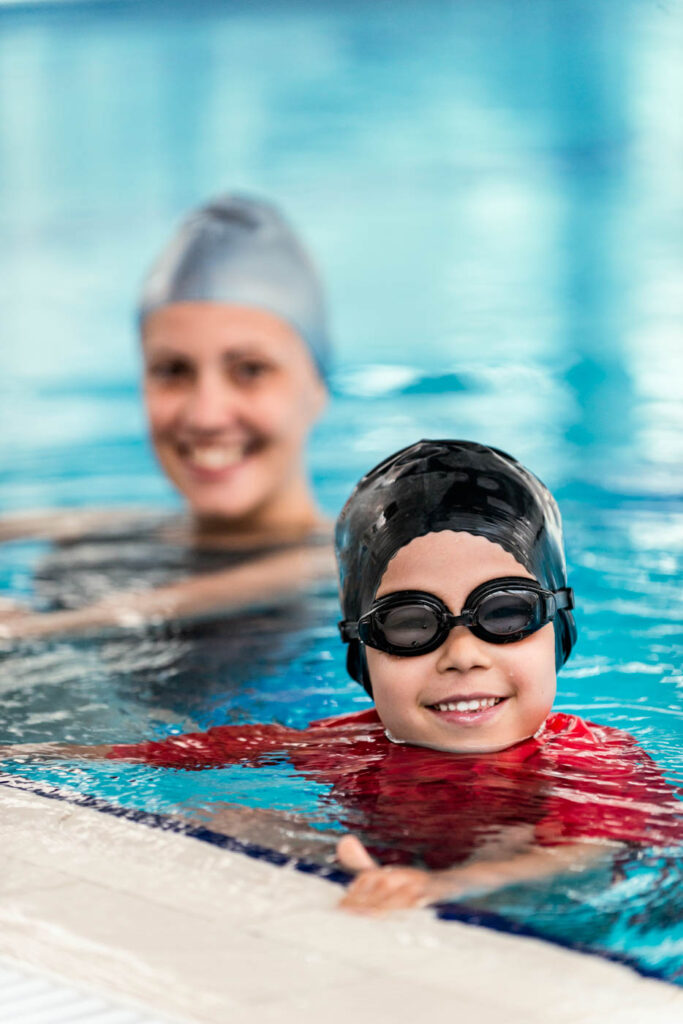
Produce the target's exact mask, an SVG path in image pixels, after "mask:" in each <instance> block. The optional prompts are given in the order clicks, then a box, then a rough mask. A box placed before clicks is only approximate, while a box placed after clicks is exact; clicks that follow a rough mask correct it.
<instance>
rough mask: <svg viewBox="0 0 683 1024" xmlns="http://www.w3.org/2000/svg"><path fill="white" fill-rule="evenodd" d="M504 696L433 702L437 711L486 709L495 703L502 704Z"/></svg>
mask: <svg viewBox="0 0 683 1024" xmlns="http://www.w3.org/2000/svg"><path fill="white" fill-rule="evenodd" d="M503 699H504V698H503V697H482V698H480V699H476V700H475V699H473V700H455V701H451V700H449V701H443V702H442V703H441V704H432V705H431V707H433V708H434V710H435V711H485V710H486V709H487V708H492V707H493V706H494V704H500V702H501V701H502V700H503Z"/></svg>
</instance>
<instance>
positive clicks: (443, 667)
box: [436, 626, 491, 672]
mask: <svg viewBox="0 0 683 1024" xmlns="http://www.w3.org/2000/svg"><path fill="white" fill-rule="evenodd" d="M488 646H489V645H487V644H486V642H485V641H484V640H479V638H478V637H476V636H475V635H474V633H473V632H472V630H471V629H468V628H467V626H456V627H455V628H454V629H452V630H451V631H450V633H449V634H448V636H447V637H446V639H445V640H444V642H443V644H442V645H441V647H440V648H439V651H438V660H437V666H436V667H437V669H438V671H439V672H448V671H455V672H469V671H470V670H471V669H473V668H490V667H491V658H490V655H489V651H488Z"/></svg>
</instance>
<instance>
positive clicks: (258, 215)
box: [138, 195, 330, 379]
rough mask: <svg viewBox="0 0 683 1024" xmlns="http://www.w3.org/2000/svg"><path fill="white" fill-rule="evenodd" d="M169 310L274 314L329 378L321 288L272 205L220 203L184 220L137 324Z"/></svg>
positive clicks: (154, 275)
mask: <svg viewBox="0 0 683 1024" xmlns="http://www.w3.org/2000/svg"><path fill="white" fill-rule="evenodd" d="M172 302H225V303H232V304H234V305H238V306H250V307H253V308H256V309H262V310H265V311H266V312H268V313H273V314H274V315H275V316H278V317H280V319H282V320H285V321H286V322H287V323H288V324H290V326H292V327H293V328H294V330H295V331H296V332H297V334H298V335H299V336H300V337H301V338H302V339H303V340H304V341H305V343H306V345H307V346H308V348H309V351H310V353H311V355H312V356H313V359H314V362H315V364H316V366H317V368H318V371H319V372H320V375H321V376H322V377H323V379H326V377H327V373H328V370H329V357H330V344H329V338H328V333H327V324H326V315H325V302H324V299H323V293H322V288H321V286H320V282H319V281H318V277H317V275H316V272H315V269H314V267H313V264H312V263H311V261H310V259H309V258H308V256H307V254H306V252H305V251H304V249H303V247H302V245H301V243H300V242H299V240H298V239H297V237H296V236H295V234H294V232H293V231H292V229H291V228H290V226H289V225H288V224H287V222H286V221H285V220H284V219H283V217H282V216H281V215H280V213H279V212H278V211H277V210H276V208H275V207H274V206H271V205H270V203H265V202H262V201H261V200H258V199H249V198H247V197H246V196H230V195H227V196H218V197H217V198H216V199H214V200H212V201H211V202H210V203H208V204H207V205H206V206H202V207H200V208H199V209H197V210H194V211H193V212H192V213H191V214H190V215H189V217H187V219H186V220H185V221H184V222H183V223H182V224H181V225H180V228H179V229H178V231H177V232H176V234H175V235H174V236H173V238H172V239H171V241H170V242H169V243H168V245H167V246H166V248H165V249H164V251H163V252H162V253H161V255H160V256H159V258H158V259H157V261H156V263H155V264H154V266H153V267H152V269H151V271H150V272H149V274H148V276H147V278H146V280H145V282H144V285H143V287H142V294H141V296H140V301H139V305H138V315H139V320H140V323H142V322H143V321H144V319H145V317H146V316H147V315H148V314H149V313H151V312H152V311H153V310H155V309H160V308H161V307H162V306H167V305H170V303H172Z"/></svg>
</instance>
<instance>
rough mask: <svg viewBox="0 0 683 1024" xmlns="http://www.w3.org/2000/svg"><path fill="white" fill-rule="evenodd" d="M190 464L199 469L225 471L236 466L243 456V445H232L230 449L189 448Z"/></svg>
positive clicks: (219, 447) (218, 447) (221, 447)
mask: <svg viewBox="0 0 683 1024" xmlns="http://www.w3.org/2000/svg"><path fill="white" fill-rule="evenodd" d="M188 455H189V459H190V461H191V462H193V463H194V464H195V466H198V467H199V469H209V470H216V469H227V468H228V467H229V466H234V465H236V464H237V463H238V462H239V461H240V460H241V459H242V458H243V456H244V446H243V445H232V446H230V447H224V446H222V445H221V446H218V445H216V446H214V447H211V448H191V449H190V451H189V453H188Z"/></svg>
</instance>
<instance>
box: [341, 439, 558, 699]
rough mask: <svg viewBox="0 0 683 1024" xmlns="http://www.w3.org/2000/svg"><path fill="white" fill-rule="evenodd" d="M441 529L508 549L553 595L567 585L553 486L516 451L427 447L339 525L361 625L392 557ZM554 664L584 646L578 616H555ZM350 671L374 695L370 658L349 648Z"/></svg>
mask: <svg viewBox="0 0 683 1024" xmlns="http://www.w3.org/2000/svg"><path fill="white" fill-rule="evenodd" d="M441 530H453V531H455V532H464V533H473V534H475V535H477V536H481V537H486V538H487V540H490V541H493V542H494V543H495V544H499V545H500V546H501V547H502V548H504V549H505V550H506V551H509V552H510V554H512V555H514V557H515V558H516V559H517V561H518V562H519V563H520V564H521V565H523V566H524V567H525V568H526V569H528V571H529V572H530V573H531V574H532V576H533V577H534V578H535V579H536V580H537V581H538V582H539V583H540V584H541V585H542V586H544V587H546V588H547V589H548V590H558V589H559V588H561V587H566V585H567V570H566V566H565V558H564V547H563V543H562V521H561V519H560V513H559V510H558V507H557V504H556V503H555V499H554V498H553V496H552V494H551V493H550V491H549V490H548V488H547V487H546V486H545V485H544V484H542V483H541V481H540V480H539V479H538V477H536V476H534V474H533V473H531V472H530V471H529V470H528V469H525V467H524V466H522V465H521V464H520V463H519V462H517V460H516V459H513V458H512V456H511V455H506V453H505V452H502V451H499V450H498V449H497V448H488V447H487V446H486V445H483V444H476V443H475V442H473V441H418V443H417V444H413V445H411V446H410V447H409V448H404V449H402V451H400V452H397V453H396V454H395V455H391V456H390V457H389V458H388V459H385V460H384V461H383V462H380V464H379V465H378V466H375V468H374V469H372V470H370V472H369V473H367V474H366V475H365V476H364V477H363V478H362V480H361V481H360V482H359V483H358V484H357V486H356V487H355V489H354V491H353V493H352V494H351V497H350V498H349V500H348V501H347V502H346V505H345V506H344V508H343V509H342V511H341V513H340V515H339V518H338V520H337V525H336V531H335V547H336V554H337V562H338V565H339V579H340V588H341V603H342V611H343V615H344V618H345V619H351V620H357V619H359V618H360V616H361V615H363V614H364V613H365V612H367V611H368V610H369V608H370V606H371V604H372V602H373V601H374V598H375V594H376V592H377V589H378V587H379V584H380V582H381V580H382V576H383V575H384V572H385V570H386V567H387V565H388V564H389V561H390V560H391V559H392V558H393V556H394V555H395V554H396V552H397V551H399V550H400V548H402V547H404V546H405V545H406V544H408V543H409V542H410V541H411V540H413V539H414V538H415V537H422V536H424V535H425V534H428V533H438V532H439V531H441ZM553 623H554V627H555V661H556V665H557V667H558V668H560V666H561V665H563V664H564V663H565V661H566V660H567V658H568V657H569V654H570V652H571V649H572V647H573V646H574V644H575V642H576V625H575V623H574V617H573V615H572V613H571V612H570V611H565V610H562V611H559V612H558V613H557V614H556V616H555V618H554V620H553ZM346 664H347V668H348V670H349V674H350V675H351V676H352V678H353V679H355V680H357V682H359V683H362V684H363V686H364V687H365V689H366V690H367V691H368V693H370V694H371V693H372V690H371V685H370V680H369V677H368V672H367V667H366V662H365V654H364V651H363V649H362V647H361V644H360V642H359V641H358V640H352V641H351V643H350V644H349V651H348V657H347V663H346Z"/></svg>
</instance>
